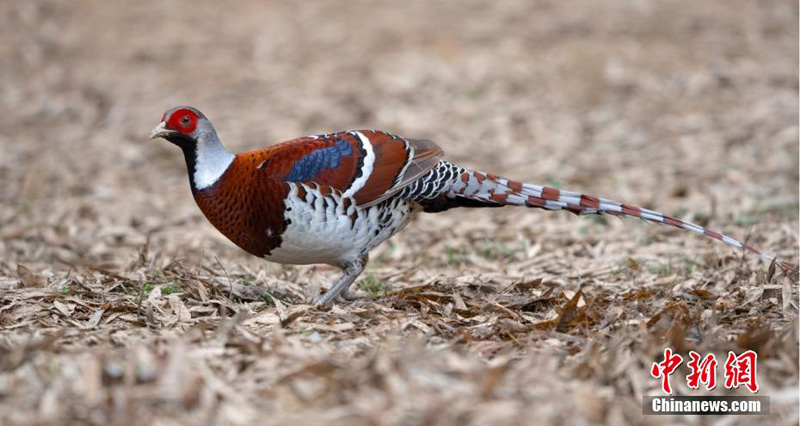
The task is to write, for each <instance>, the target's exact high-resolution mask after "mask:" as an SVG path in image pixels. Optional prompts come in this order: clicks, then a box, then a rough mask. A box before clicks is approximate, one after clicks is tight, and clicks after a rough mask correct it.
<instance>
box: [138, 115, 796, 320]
mask: <svg viewBox="0 0 800 426" xmlns="http://www.w3.org/2000/svg"><path fill="white" fill-rule="evenodd" d="M150 137H151V139H155V138H164V139H166V140H167V141H169V142H171V143H173V144H175V145H177V146H178V147H180V148H181V150H182V151H183V155H184V157H185V159H186V166H187V168H188V171H189V180H190V182H191V188H192V195H193V196H194V199H195V201H196V203H197V205H198V206H199V207H200V210H201V211H202V212H203V214H204V215H205V216H206V218H207V219H208V220H209V221H210V222H211V223H212V224H213V225H214V226H215V227H216V228H217V229H218V230H219V231H220V232H221V233H222V234H223V235H225V236H226V237H227V238H228V239H229V240H231V241H232V242H233V243H234V244H236V245H237V246H239V247H240V248H242V249H243V250H245V251H246V252H248V253H250V254H252V255H254V256H258V257H262V258H264V259H266V260H268V261H271V262H278V263H286V264H329V265H333V266H336V267H339V268H341V269H342V271H343V275H342V276H341V278H339V279H338V281H336V283H335V284H334V285H333V286H332V287H331V288H330V289H329V290H328V291H327V292H325V293H324V294H323V295H322V296H321V297H320V298H319V299H318V300H317V301H316V302H315V303H314V306H324V305H329V304H330V303H331V302H333V301H334V299H335V298H336V297H337V296H340V295H341V296H342V297H344V298H347V297H348V296H347V289H348V287H349V286H350V285H351V284H352V283H353V282H354V281H355V280H356V278H357V277H358V276H359V274H361V272H363V271H364V268H365V266H366V264H367V260H368V256H369V252H370V250H372V249H373V248H375V246H377V245H378V244H380V243H382V242H383V241H385V240H387V239H389V238H390V237H392V236H393V235H395V234H396V233H397V232H399V231H400V230H401V229H403V227H405V226H406V224H408V222H409V220H410V219H411V218H412V217H413V216H414V215H415V214H416V213H417V212H420V211H423V212H427V213H438V212H442V211H445V210H448V209H451V208H454V207H501V206H508V205H513V206H524V207H537V208H541V209H546V210H566V211H569V212H572V213H575V214H579V215H581V214H601V215H602V214H607V215H617V216H630V217H635V218H639V219H644V220H645V221H649V222H656V223H662V224H665V225H670V226H673V227H676V228H680V229H685V230H688V231H693V232H696V233H699V234H703V235H705V236H707V237H710V238H713V239H716V240H719V241H722V242H723V243H725V244H728V245H731V246H733V247H736V248H738V249H741V250H744V251H747V252H751V253H755V254H757V255H759V256H761V257H763V258H765V259H767V260H771V261H775V257H773V256H771V255H768V254H765V253H763V252H761V251H760V250H758V249H756V248H754V247H751V246H749V245H747V244H744V243H742V242H740V241H737V240H735V239H733V238H730V237H728V236H725V235H722V234H720V233H718V232H715V231H712V230H709V229H706V228H704V227H702V226H700V225H696V224H694V223H690V222H687V221H683V220H680V219H677V218H675V217H672V216H669V215H666V214H663V213H659V212H656V211H652V210H648V209H644V208H640V207H635V206H631V205H628V204H623V203H619V202H616V201H611V200H607V199H604V198H597V197H592V196H589V195H584V194H580V193H576V192H569V191H563V190H560V189H556V188H550V187H546V186H541V185H534V184H529V183H523V182H518V181H514V180H509V179H506V178H502V177H499V176H496V175H494V174H491V173H482V172H479V171H475V170H469V169H466V168H463V167H459V166H456V165H454V164H451V163H449V162H447V161H445V160H443V159H442V156H443V153H442V149H441V148H440V147H439V146H438V145H436V144H435V143H434V142H431V141H429V140H424V139H407V138H403V137H400V136H396V135H393V134H391V133H387V132H382V131H375V130H354V131H346V132H340V133H330V134H325V135H317V136H308V137H303V138H299V139H294V140H291V141H288V142H283V143H280V144H277V145H272V146H269V147H266V148H263V149H257V150H254V151H249V152H244V153H241V154H236V155H234V154H231V153H230V152H228V151H227V150H226V149H225V148H224V147H223V145H222V143H221V142H220V139H219V137H218V136H217V132H216V131H215V130H214V126H212V125H211V122H210V121H209V120H208V119H207V118H206V116H205V115H203V114H202V113H201V112H200V111H198V110H197V109H195V108H192V107H188V106H180V107H175V108H172V109H170V110H168V111H166V112H165V113H164V115H163V116H162V118H161V123H160V124H159V125H158V126H156V128H155V129H153V131H152V133H151V134H150ZM779 265H780V266H781V267H782V268H783V269H784V271H787V270H790V269H793V266H792V265H789V264H788V263H779Z"/></svg>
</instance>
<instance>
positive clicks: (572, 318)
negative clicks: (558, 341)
mask: <svg viewBox="0 0 800 426" xmlns="http://www.w3.org/2000/svg"><path fill="white" fill-rule="evenodd" d="M582 296H583V292H582V290H578V291H577V292H576V293H575V295H574V296H572V298H571V299H570V300H569V301H568V302H567V303H566V304H564V310H563V311H562V312H561V316H560V317H559V318H558V325H557V326H556V331H557V332H559V333H566V332H567V331H569V330H570V329H571V328H572V327H574V326H575V323H576V322H577V321H578V319H579V316H580V312H579V311H578V302H580V300H581V297H582Z"/></svg>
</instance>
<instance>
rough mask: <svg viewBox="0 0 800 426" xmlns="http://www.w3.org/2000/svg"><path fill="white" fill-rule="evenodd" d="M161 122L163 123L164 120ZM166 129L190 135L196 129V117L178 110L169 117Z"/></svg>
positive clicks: (190, 112)
mask: <svg viewBox="0 0 800 426" xmlns="http://www.w3.org/2000/svg"><path fill="white" fill-rule="evenodd" d="M161 120H162V121H163V120H164V118H161ZM167 128H169V129H175V130H177V131H179V132H181V133H183V134H184V135H190V134H192V132H194V129H196V128H197V115H196V114H195V113H193V112H192V111H190V110H188V109H179V110H177V111H175V112H173V113H172V115H170V116H169V119H168V120H167Z"/></svg>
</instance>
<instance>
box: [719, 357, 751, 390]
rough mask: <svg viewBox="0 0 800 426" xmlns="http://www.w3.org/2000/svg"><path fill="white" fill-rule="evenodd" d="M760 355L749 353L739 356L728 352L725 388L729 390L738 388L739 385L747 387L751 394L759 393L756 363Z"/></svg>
mask: <svg viewBox="0 0 800 426" xmlns="http://www.w3.org/2000/svg"><path fill="white" fill-rule="evenodd" d="M757 361H758V354H756V353H755V352H753V351H747V352H745V353H743V354H741V355H739V356H736V354H734V353H733V352H728V360H727V361H725V387H726V388H728V389H734V388H738V387H739V385H745V386H747V389H750V392H753V393H756V392H758V382H757V381H756V362H757Z"/></svg>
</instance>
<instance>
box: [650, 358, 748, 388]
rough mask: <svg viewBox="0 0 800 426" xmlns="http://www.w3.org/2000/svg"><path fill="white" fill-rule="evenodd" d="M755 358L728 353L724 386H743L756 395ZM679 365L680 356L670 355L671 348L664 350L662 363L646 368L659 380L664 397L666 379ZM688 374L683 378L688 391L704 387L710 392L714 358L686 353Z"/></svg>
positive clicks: (714, 373) (714, 376)
mask: <svg viewBox="0 0 800 426" xmlns="http://www.w3.org/2000/svg"><path fill="white" fill-rule="evenodd" d="M757 362H758V355H757V354H756V353H755V352H753V351H747V352H744V353H742V354H741V355H738V356H737V355H736V354H735V353H733V352H728V359H727V360H726V361H725V387H726V388H728V389H735V388H738V387H739V386H741V385H744V386H746V387H747V389H748V390H750V392H752V393H756V392H758V381H757V380H756V364H757ZM682 363H683V357H682V356H680V355H679V354H676V353H674V352H672V349H670V348H666V349H664V360H663V361H661V362H654V363H653V366H652V367H650V375H651V376H653V377H654V378H656V379H661V390H663V391H664V393H666V394H672V386H670V383H669V379H670V376H671V375H672V374H673V373H674V372H675V370H676V369H677V368H678V367H680V365H681V364H682ZM686 366H687V367H689V370H691V371H690V372H689V374H687V375H686V384H687V385H688V386H689V388H690V389H699V388H700V386H701V385H704V386H705V388H706V390H709V391H710V390H713V389H714V388H716V387H717V358H716V357H715V356H714V354H707V355H706V356H704V357H703V356H701V355H700V354H699V353H697V352H695V351H689V361H688V362H687V363H686Z"/></svg>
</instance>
